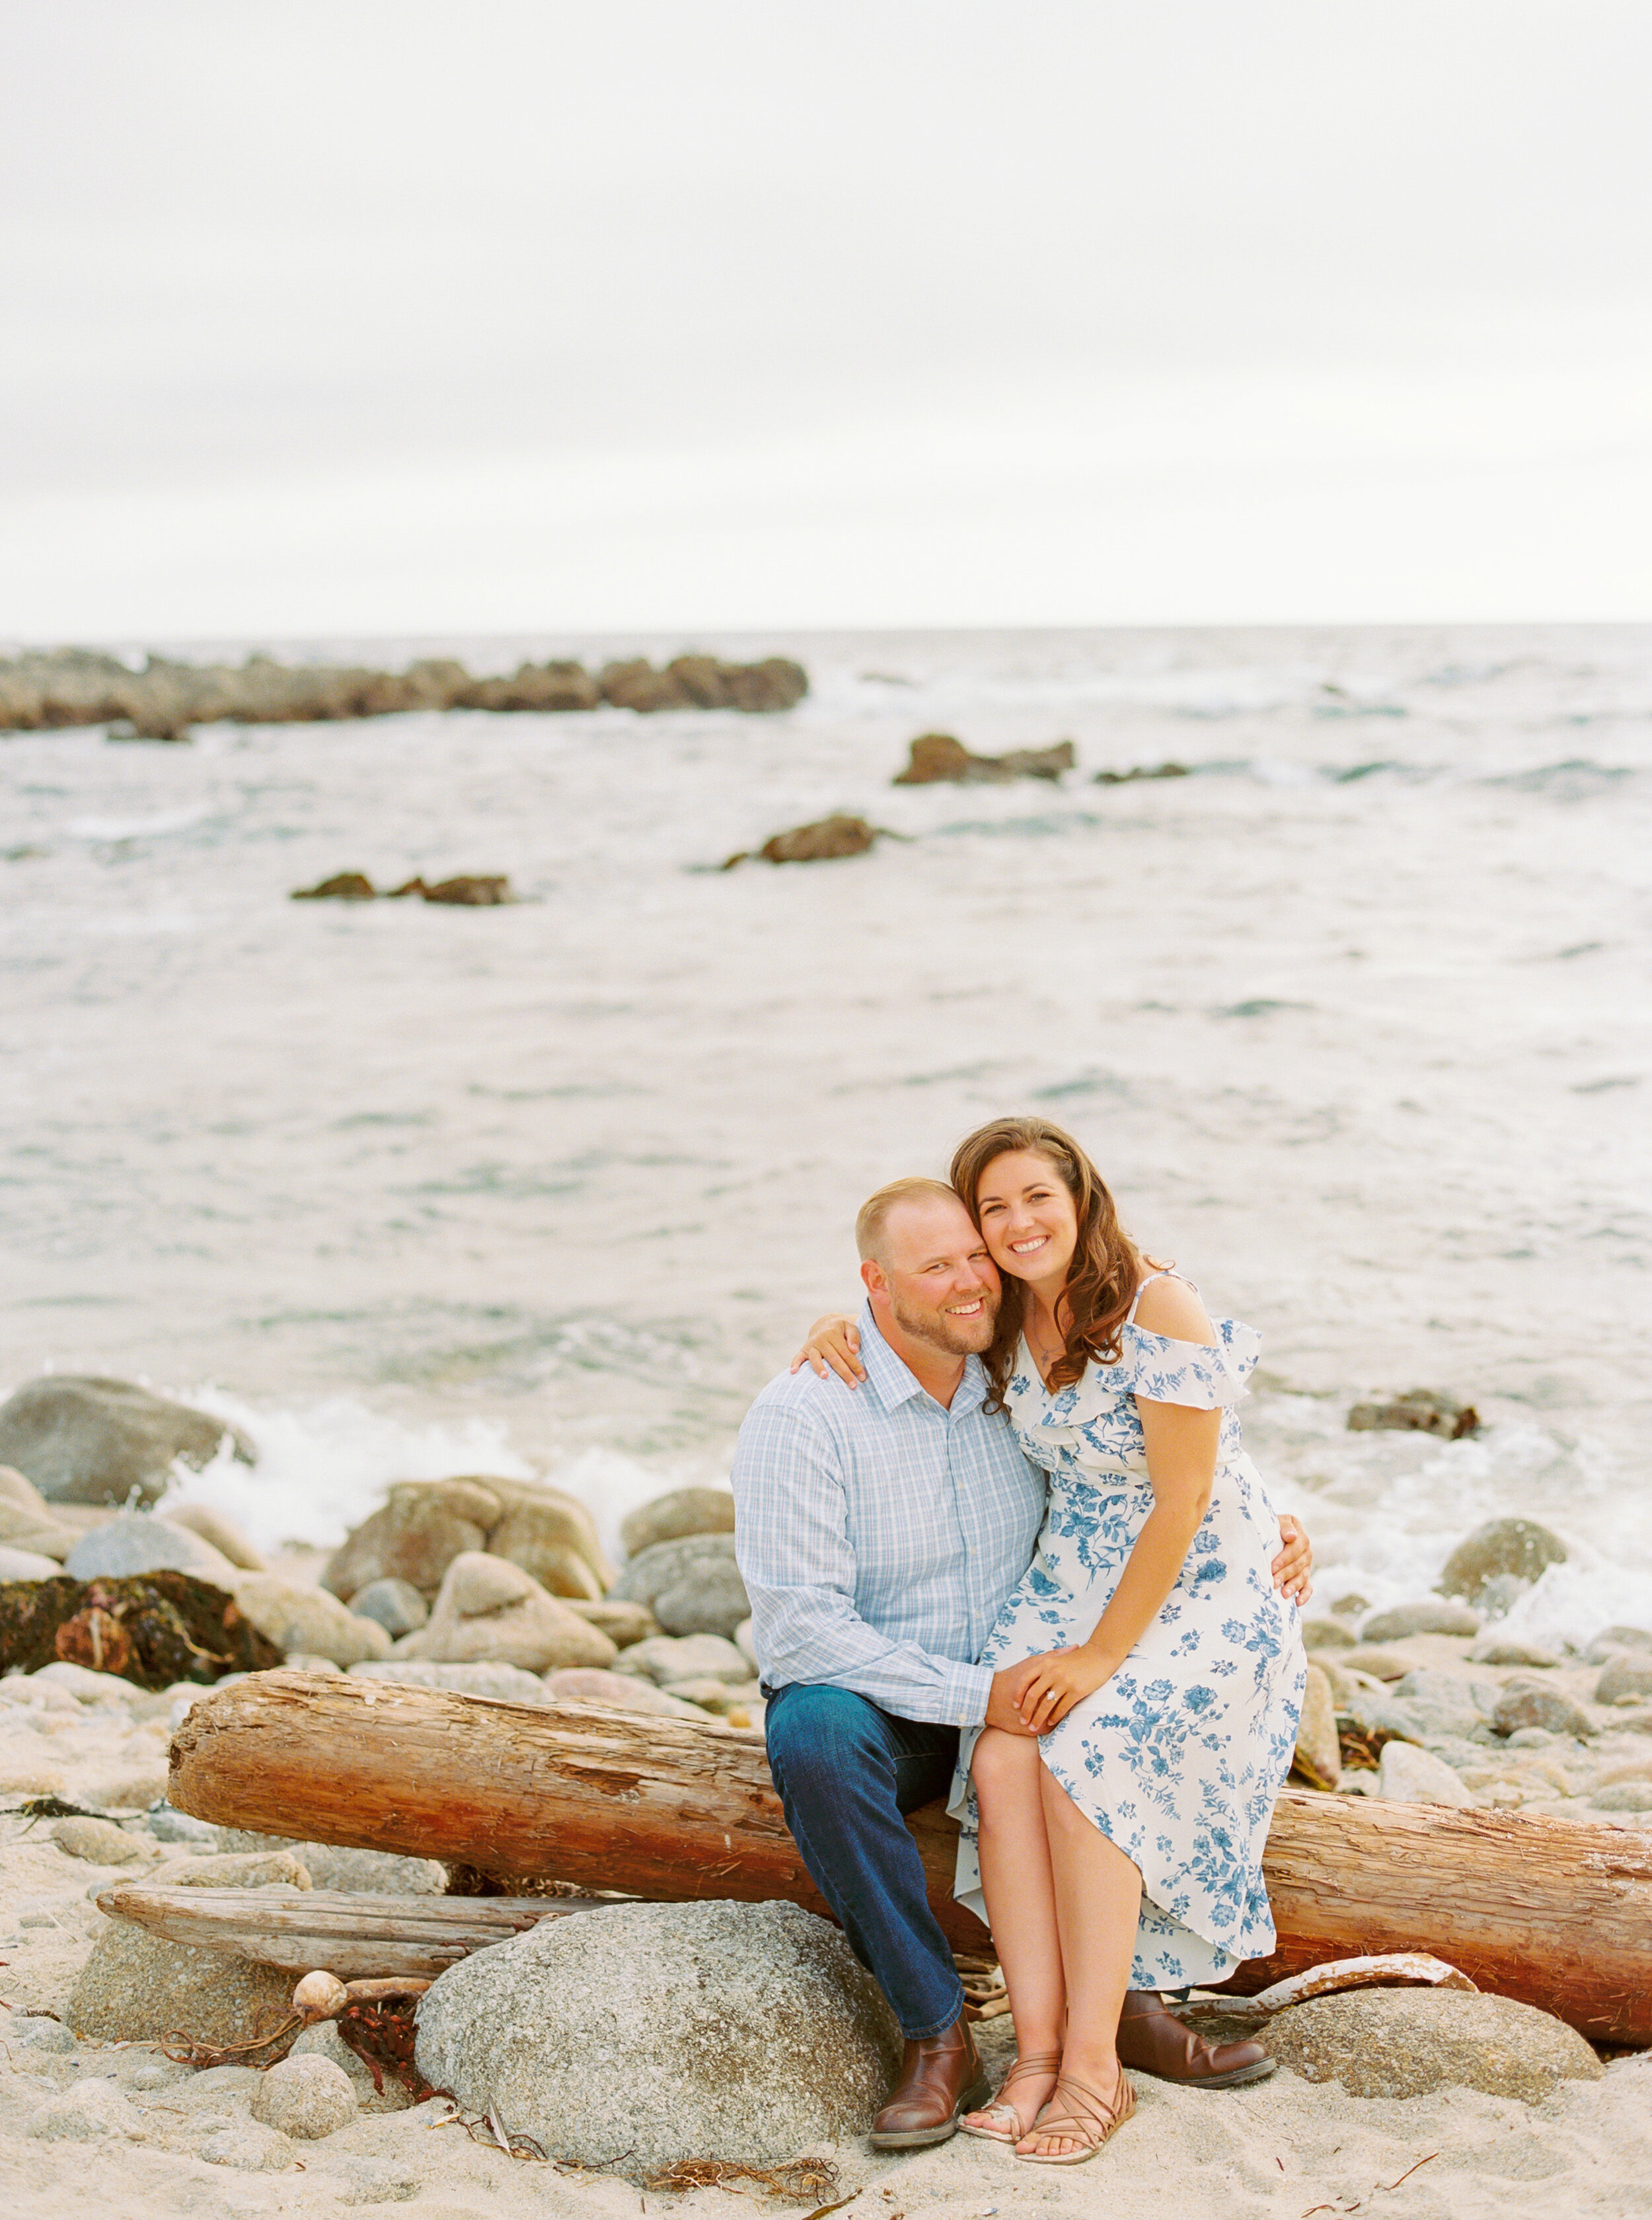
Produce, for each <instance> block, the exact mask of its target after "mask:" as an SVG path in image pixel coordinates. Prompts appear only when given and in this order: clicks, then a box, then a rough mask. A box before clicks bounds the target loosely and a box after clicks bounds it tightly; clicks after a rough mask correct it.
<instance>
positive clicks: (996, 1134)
mask: <svg viewBox="0 0 1652 2220" xmlns="http://www.w3.org/2000/svg"><path fill="white" fill-rule="evenodd" d="M1023 1149H1025V1150H1031V1151H1032V1152H1033V1153H1034V1154H1035V1155H1038V1156H1040V1157H1045V1158H1047V1159H1048V1161H1049V1162H1050V1164H1051V1165H1052V1166H1053V1167H1054V1169H1055V1171H1056V1173H1057V1177H1058V1178H1059V1179H1060V1181H1061V1183H1062V1185H1063V1187H1064V1188H1066V1189H1067V1192H1068V1194H1070V1195H1071V1196H1072V1198H1073V1208H1074V1211H1075V1213H1076V1215H1077V1219H1078V1245H1077V1247H1076V1248H1075V1250H1074V1251H1073V1261H1072V1263H1071V1264H1070V1265H1069V1267H1068V1272H1067V1285H1066V1287H1065V1288H1063V1291H1062V1294H1061V1299H1060V1300H1059V1301H1058V1302H1057V1306H1056V1323H1057V1325H1058V1326H1059V1327H1060V1328H1061V1330H1062V1334H1063V1343H1064V1346H1063V1350H1062V1353H1061V1356H1060V1357H1059V1358H1058V1359H1057V1362H1056V1363H1055V1365H1054V1367H1053V1368H1052V1369H1051V1371H1050V1386H1051V1387H1052V1388H1070V1387H1071V1386H1072V1385H1073V1383H1074V1381H1076V1380H1077V1379H1079V1378H1080V1376H1081V1375H1082V1373H1083V1370H1084V1367H1085V1366H1086V1365H1087V1364H1088V1363H1089V1361H1090V1359H1091V1358H1092V1357H1099V1358H1100V1360H1101V1362H1102V1363H1111V1362H1112V1361H1113V1358H1115V1357H1116V1356H1118V1354H1119V1329H1120V1327H1121V1326H1122V1325H1124V1322H1125V1317H1126V1316H1127V1314H1128V1313H1129V1310H1130V1306H1131V1302H1132V1301H1133V1300H1135V1295H1136V1289H1137V1288H1138V1286H1139V1285H1140V1282H1141V1280H1142V1276H1143V1274H1144V1269H1145V1267H1144V1263H1143V1259H1142V1252H1141V1250H1139V1249H1138V1247H1137V1246H1136V1244H1135V1243H1134V1242H1133V1241H1132V1240H1131V1238H1130V1236H1129V1234H1127V1233H1126V1232H1125V1230H1124V1228H1123V1226H1122V1225H1119V1213H1118V1211H1117V1210H1116V1209H1115V1208H1114V1207H1113V1197H1112V1195H1111V1194H1108V1192H1107V1182H1106V1181H1105V1180H1104V1179H1103V1178H1102V1176H1101V1175H1100V1172H1099V1171H1097V1169H1096V1168H1095V1166H1094V1164H1093V1163H1091V1162H1090V1160H1089V1158H1088V1157H1087V1156H1086V1155H1085V1153H1084V1151H1083V1150H1082V1149H1081V1148H1080V1146H1079V1145H1078V1143H1077V1142H1076V1141H1075V1139H1074V1138H1073V1137H1072V1135H1071V1134H1070V1133H1067V1132H1063V1130H1062V1128H1061V1127H1060V1126H1052V1125H1051V1124H1050V1121H1049V1119H1047V1118H994V1119H993V1121H992V1123H991V1125H990V1126H981V1127H980V1128H979V1129H978V1131H976V1132H973V1133H971V1134H970V1135H969V1137H968V1138H967V1139H965V1140H963V1141H960V1142H959V1144H958V1145H957V1151H955V1153H954V1155H953V1157H952V1169H951V1180H952V1185H953V1188H954V1189H955V1190H956V1192H957V1197H958V1200H960V1201H961V1202H962V1203H963V1207H964V1208H965V1209H966V1210H967V1211H968V1212H969V1215H970V1217H971V1218H973V1219H975V1221H976V1225H980V1223H981V1211H980V1207H979V1204H978V1201H977V1199H976V1198H977V1197H978V1195H979V1194H980V1191H981V1182H982V1175H983V1174H984V1173H985V1171H986V1169H987V1168H988V1165H989V1164H992V1163H995V1162H996V1161H997V1159H998V1158H999V1157H1004V1156H1009V1155H1011V1154H1013V1153H1015V1152H1016V1151H1020V1150H1023ZM1025 1310H1026V1288H1025V1282H1024V1281H1020V1280H1018V1279H1015V1278H1013V1276H1011V1275H1008V1274H1006V1275H1004V1294H1003V1300H1002V1301H1001V1304H1000V1306H999V1311H998V1325H997V1329H996V1331H994V1335H993V1338H992V1346H991V1347H990V1348H989V1349H988V1351H987V1353H986V1356H985V1357H984V1358H983V1360H982V1362H983V1363H985V1365H986V1367H987V1376H988V1379H989V1380H990V1381H991V1382H992V1397H991V1401H992V1405H993V1406H994V1408H996V1407H997V1406H998V1405H1000V1404H1001V1403H1002V1401H1003V1400H1004V1390H1005V1389H1006V1388H1007V1387H1008V1385H1009V1376H1010V1374H1011V1372H1012V1371H1013V1369H1014V1367H1015V1351H1016V1348H1017V1345H1018V1344H1019V1341H1020V1338H1021V1327H1022V1324H1023V1321H1024V1319H1025Z"/></svg>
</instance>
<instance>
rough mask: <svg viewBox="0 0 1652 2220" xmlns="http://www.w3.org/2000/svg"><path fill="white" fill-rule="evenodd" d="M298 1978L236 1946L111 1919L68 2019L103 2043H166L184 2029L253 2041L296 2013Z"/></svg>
mask: <svg viewBox="0 0 1652 2220" xmlns="http://www.w3.org/2000/svg"><path fill="white" fill-rule="evenodd" d="M291 2009H292V1976H291V1974H289V1973H286V1972H284V1970H283V1969H282V1968H281V1967H279V1966H260V1965H256V1964H254V1963H253V1961H252V1960H251V1959H250V1958H240V1957H237V1956H236V1955H235V1954H234V1952H233V1951H228V1950H207V1949H197V1948H196V1946H195V1945H194V1944H193V1943H169V1942H167V1941H166V1940H165V1938H164V1937H163V1936H159V1935H151V1934H150V1933H149V1932H148V1931H147V1930H146V1929H144V1928H141V1927H134V1925H132V1924H131V1923H130V1922H129V1921H128V1920H124V1919H111V1920H110V1921H109V1923H108V1924H107V1925H106V1926H104V1927H103V1929H102V1930H101V1931H100V1932H99V1934H98V1936H97V1941H96V1942H95V1943H93V1944H92V1949H91V1955H90V1957H89V1958H88V1959H87V1961H86V1963H85V1965H84V1967H82V1968H81V1971H80V1975H79V1978H78V1980H77V1981H76V1983H75V1985H74V1987H73V1989H72V1991H71V1992H70V1995H69V2001H68V2004H67V2005H65V2010H64V2018H65V2021H66V2022H67V2024H68V2025H69V2026H70V2027H71V2028H72V2030H74V2032H75V2033H76V2034H77V2035H78V2036H82V2037H83V2038H84V2039H85V2040H87V2041H90V2042H164V2041H165V2038H166V2037H167V2036H169V2035H172V2034H179V2035H183V2036H187V2037H188V2038H189V2039H190V2041H191V2042H207V2043H212V2044H215V2045H217V2046H219V2047H226V2046H228V2045H229V2044H231V2043H238V2042H252V2041H253V2040H255V2039H256V2037H257V2036H259V2035H260V2034H268V2033H269V2032H271V2030H273V2029H274V2028H276V2027H277V2026H279V2024H281V2022H282V2021H283V2020H284V2019H286V2018H288V2017H290V2013H291Z"/></svg>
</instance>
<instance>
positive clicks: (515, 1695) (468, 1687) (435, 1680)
mask: <svg viewBox="0 0 1652 2220" xmlns="http://www.w3.org/2000/svg"><path fill="white" fill-rule="evenodd" d="M350 1677H351V1679H352V1681H357V1680H360V1681H400V1682H401V1683H402V1686H403V1687H409V1688H447V1689H450V1690H451V1691H452V1693H453V1694H454V1695H456V1696H489V1697H491V1698H493V1699H494V1700H495V1701H496V1702H498V1703H503V1704H544V1703H545V1702H547V1701H548V1700H549V1699H548V1698H547V1697H546V1695H545V1683H544V1682H543V1681H541V1680H540V1679H539V1675H538V1674H536V1673H528V1672H525V1671H524V1670H523V1668H522V1667H521V1666H520V1665H502V1664H500V1663H498V1662H496V1661H495V1662H487V1661H485V1660H484V1661H481V1662H472V1663H470V1664H464V1665H441V1664H437V1663H434V1662H433V1661H432V1660H431V1659H430V1658H428V1657H408V1656H397V1657H391V1658H390V1659H388V1660H387V1661H386V1662H384V1663H383V1664H368V1665H352V1667H351V1668H350Z"/></svg>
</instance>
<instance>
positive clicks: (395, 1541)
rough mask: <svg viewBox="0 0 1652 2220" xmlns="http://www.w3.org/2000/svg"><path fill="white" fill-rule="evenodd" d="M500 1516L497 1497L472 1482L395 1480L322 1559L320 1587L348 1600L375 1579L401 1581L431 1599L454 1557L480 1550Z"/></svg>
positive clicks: (488, 1488) (499, 1504) (488, 1489)
mask: <svg viewBox="0 0 1652 2220" xmlns="http://www.w3.org/2000/svg"><path fill="white" fill-rule="evenodd" d="M504 1515H505V1506H504V1503H503V1501H502V1499H501V1497H499V1496H498V1495H497V1494H495V1493H494V1491H493V1489H492V1488H490V1487H485V1486H483V1485H482V1484H481V1483H479V1482H478V1481H473V1480H427V1481H398V1482H397V1484H396V1486H395V1487H392V1488H391V1490H390V1497H389V1500H388V1501H387V1502H386V1503H385V1504H384V1506H383V1508H382V1509H381V1510H378V1511H375V1512H373V1514H372V1516H371V1518H367V1519H365V1520H364V1521H363V1522H362V1524H361V1525H359V1526H358V1527H356V1528H355V1530H354V1531H352V1533H350V1534H349V1535H347V1536H346V1538H345V1539H344V1541H343V1542H341V1543H340V1545H339V1547H338V1548H337V1549H336V1550H334V1553H333V1555H332V1556H330V1557H329V1558H328V1559H327V1563H326V1565H325V1566H324V1567H323V1568H322V1570H321V1586H322V1587H324V1588H328V1589H330V1590H331V1591H332V1593H334V1595H335V1596H339V1597H341V1598H343V1599H345V1600H348V1599H350V1598H351V1597H352V1596H354V1595H355V1594H356V1593H358V1591H359V1590H360V1589H362V1588H365V1587H369V1586H370V1585H371V1583H372V1582H373V1581H384V1580H396V1581H407V1582H408V1585H409V1587H415V1588H417V1589H418V1591H419V1593H420V1594H421V1595H422V1596H433V1595H434V1594H435V1593H436V1591H437V1589H438V1588H439V1587H440V1586H441V1584H442V1575H443V1574H444V1573H446V1570H447V1568H448V1567H449V1565H451V1564H452V1562H453V1560H454V1558H455V1557H457V1556H460V1555H461V1554H463V1553H464V1551H466V1550H483V1549H485V1548H486V1547H487V1543H488V1537H489V1534H490V1533H491V1532H492V1531H493V1530H494V1528H495V1527H496V1526H497V1525H498V1524H499V1522H500V1520H501V1519H502V1518H503V1517H504Z"/></svg>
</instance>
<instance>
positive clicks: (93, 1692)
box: [29, 1657, 146, 1704]
mask: <svg viewBox="0 0 1652 2220" xmlns="http://www.w3.org/2000/svg"><path fill="white" fill-rule="evenodd" d="M29 1678H30V1679H31V1680H32V1681H36V1682H37V1683H39V1684H40V1685H41V1686H42V1687H54V1688H62V1689H65V1690H66V1691H67V1693H69V1694H70V1695H72V1697H73V1698H74V1699H75V1700H76V1702H77V1703H81V1704H134V1703H136V1702H137V1701H138V1700H139V1699H140V1697H141V1696H143V1694H144V1693H146V1692H145V1691H144V1690H143V1689H142V1688H140V1687H139V1686H138V1684H137V1682H136V1681H123V1680H122V1678H121V1676H120V1674H118V1673H94V1672H93V1671H92V1669H91V1668H90V1665H71V1664H70V1663H69V1662H67V1661H66V1659H64V1658H61V1657H59V1658H58V1659H56V1660H55V1661H54V1662H53V1663H52V1664H50V1665H42V1666H41V1668H40V1670H39V1672H38V1673H33V1674H30V1675H29Z"/></svg>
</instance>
